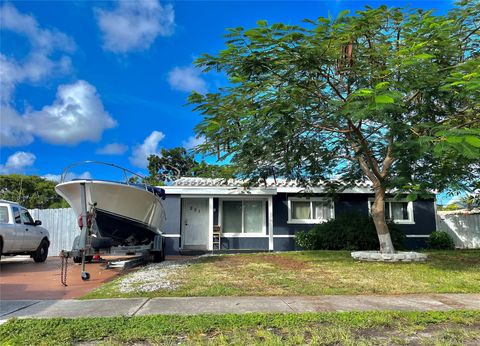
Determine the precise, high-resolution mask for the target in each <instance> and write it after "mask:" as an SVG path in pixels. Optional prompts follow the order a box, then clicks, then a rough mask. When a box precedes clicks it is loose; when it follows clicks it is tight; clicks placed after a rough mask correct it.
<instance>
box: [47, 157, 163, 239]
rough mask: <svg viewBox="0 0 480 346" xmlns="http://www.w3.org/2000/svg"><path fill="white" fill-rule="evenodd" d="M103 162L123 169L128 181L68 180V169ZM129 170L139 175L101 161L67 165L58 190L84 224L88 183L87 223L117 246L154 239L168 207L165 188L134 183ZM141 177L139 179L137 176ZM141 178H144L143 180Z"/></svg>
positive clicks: (95, 234)
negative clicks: (165, 207) (83, 199)
mask: <svg viewBox="0 0 480 346" xmlns="http://www.w3.org/2000/svg"><path fill="white" fill-rule="evenodd" d="M85 163H94V164H103V165H107V166H111V167H115V168H118V169H121V170H122V171H123V173H124V175H125V177H126V181H125V182H116V181H109V180H97V179H73V180H70V181H66V180H67V179H66V178H67V177H68V171H69V170H70V169H71V168H72V167H73V166H77V165H79V164H85ZM127 174H130V175H133V176H136V177H137V178H138V177H140V179H142V178H143V177H141V176H140V175H138V174H136V173H133V172H131V171H129V170H127V169H125V168H123V167H120V166H117V165H114V164H110V163H105V162H98V161H84V162H81V163H76V164H73V165H71V166H69V167H67V168H66V169H65V170H64V172H63V174H62V177H61V181H60V183H59V184H58V185H57V186H55V191H56V192H57V193H58V194H59V195H60V196H62V197H63V198H64V199H65V200H66V201H67V203H68V204H69V205H70V206H71V207H72V209H73V210H74V212H75V214H76V215H77V217H78V221H79V227H80V228H82V227H83V220H84V218H83V210H84V206H83V205H82V203H83V202H82V187H83V186H84V187H85V200H86V206H87V208H88V209H87V210H88V212H87V218H86V219H87V223H88V226H89V228H91V229H92V233H93V235H94V236H96V237H98V238H99V239H105V240H108V241H109V242H110V243H111V245H113V246H134V245H145V244H149V243H151V242H152V241H153V240H154V238H155V236H156V235H158V234H162V227H163V225H164V222H165V209H164V207H163V205H162V200H163V199H165V190H164V189H161V188H158V187H154V186H150V185H147V184H141V183H132V182H131V180H129V179H128V178H127ZM137 181H138V179H137ZM140 181H141V180H140Z"/></svg>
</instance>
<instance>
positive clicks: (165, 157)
mask: <svg viewBox="0 0 480 346" xmlns="http://www.w3.org/2000/svg"><path fill="white" fill-rule="evenodd" d="M195 164H196V162H195V158H194V156H193V155H191V154H188V153H187V150H186V149H185V148H182V147H176V148H171V149H162V150H161V155H160V156H157V155H150V156H149V157H148V172H149V174H150V177H149V178H150V179H154V180H156V181H159V182H160V181H161V182H166V181H172V180H175V179H176V178H179V177H183V176H186V175H189V172H190V170H191V169H192V168H193V167H194V166H195Z"/></svg>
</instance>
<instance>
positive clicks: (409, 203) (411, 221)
mask: <svg viewBox="0 0 480 346" xmlns="http://www.w3.org/2000/svg"><path fill="white" fill-rule="evenodd" d="M374 201H375V198H373V197H370V198H369V199H368V213H369V214H370V215H372V203H373V202H374ZM392 202H397V203H407V213H408V220H403V219H402V220H395V219H390V221H392V222H393V223H398V224H403V225H413V224H415V218H414V215H413V202H412V201H407V200H406V199H395V198H385V203H387V205H388V208H389V213H390V215H392V216H393V213H392Z"/></svg>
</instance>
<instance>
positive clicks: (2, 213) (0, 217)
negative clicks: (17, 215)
mask: <svg viewBox="0 0 480 346" xmlns="http://www.w3.org/2000/svg"><path fill="white" fill-rule="evenodd" d="M0 222H4V223H8V207H3V206H2V207H0Z"/></svg>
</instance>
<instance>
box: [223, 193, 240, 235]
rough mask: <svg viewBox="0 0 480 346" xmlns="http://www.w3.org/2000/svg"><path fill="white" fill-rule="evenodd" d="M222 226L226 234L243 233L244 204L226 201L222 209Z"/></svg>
mask: <svg viewBox="0 0 480 346" xmlns="http://www.w3.org/2000/svg"><path fill="white" fill-rule="evenodd" d="M222 226H223V232H224V233H241V232H242V202H241V201H224V202H223V209H222Z"/></svg>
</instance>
